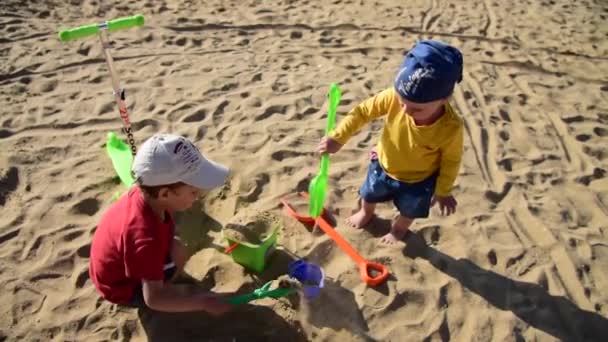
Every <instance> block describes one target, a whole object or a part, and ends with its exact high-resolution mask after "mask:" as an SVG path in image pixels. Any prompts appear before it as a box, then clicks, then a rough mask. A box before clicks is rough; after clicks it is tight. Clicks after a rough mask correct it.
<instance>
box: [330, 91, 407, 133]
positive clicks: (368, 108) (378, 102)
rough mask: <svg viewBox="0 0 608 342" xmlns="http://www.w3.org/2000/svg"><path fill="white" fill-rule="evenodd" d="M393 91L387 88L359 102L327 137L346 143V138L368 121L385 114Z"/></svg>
mask: <svg viewBox="0 0 608 342" xmlns="http://www.w3.org/2000/svg"><path fill="white" fill-rule="evenodd" d="M394 92H395V90H394V89H393V88H388V89H386V90H384V91H382V92H380V93H378V94H377V95H375V96H373V97H371V98H369V99H367V100H365V101H363V102H361V103H360V104H359V105H358V106H356V107H355V108H353V109H352V110H351V111H350V112H349V113H348V114H347V116H346V117H345V118H344V119H343V120H342V121H340V123H339V124H338V127H336V129H334V130H333V131H332V132H331V133H330V134H329V138H331V139H333V140H335V141H336V142H338V143H339V144H341V145H344V144H346V142H347V141H348V139H350V137H352V136H353V135H354V134H355V133H357V132H358V131H359V130H360V129H361V128H362V127H363V126H364V125H366V124H367V123H368V122H370V121H372V120H373V119H375V118H378V117H381V116H383V115H386V114H387V112H388V110H389V107H390V105H391V101H392V100H393V99H394V96H395V95H394Z"/></svg>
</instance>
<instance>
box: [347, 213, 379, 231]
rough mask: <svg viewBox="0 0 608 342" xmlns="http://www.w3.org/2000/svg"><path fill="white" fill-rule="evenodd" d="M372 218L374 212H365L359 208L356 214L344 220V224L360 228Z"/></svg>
mask: <svg viewBox="0 0 608 342" xmlns="http://www.w3.org/2000/svg"><path fill="white" fill-rule="evenodd" d="M372 217H374V212H373V211H372V212H371V213H370V212H366V211H365V210H363V208H361V209H360V210H359V211H358V212H357V213H356V214H354V215H353V216H351V217H349V218H347V219H346V223H348V225H349V226H351V227H353V228H362V227H363V226H365V225H366V224H367V223H368V222H369V220H371V219H372Z"/></svg>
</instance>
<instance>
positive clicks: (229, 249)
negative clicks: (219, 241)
mask: <svg viewBox="0 0 608 342" xmlns="http://www.w3.org/2000/svg"><path fill="white" fill-rule="evenodd" d="M239 245H240V243H239V242H235V243H233V244H232V246H228V247H226V249H224V253H226V254H228V253H230V252H232V251H233V250H234V249H235V248H237V247H238V246H239Z"/></svg>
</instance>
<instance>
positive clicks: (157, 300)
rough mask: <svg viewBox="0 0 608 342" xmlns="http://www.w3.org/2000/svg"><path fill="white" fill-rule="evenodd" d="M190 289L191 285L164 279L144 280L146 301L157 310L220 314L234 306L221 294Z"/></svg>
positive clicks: (143, 290) (143, 289) (143, 288)
mask: <svg viewBox="0 0 608 342" xmlns="http://www.w3.org/2000/svg"><path fill="white" fill-rule="evenodd" d="M189 289H191V287H188V288H186V287H183V286H182V287H180V286H179V285H173V284H168V283H165V282H163V281H162V280H154V281H148V280H144V281H142V292H143V297H144V302H145V303H146V305H147V306H148V307H149V308H151V309H153V310H156V311H164V312H189V311H207V312H208V313H210V314H213V315H220V314H222V313H225V312H227V311H229V310H230V309H231V308H232V305H231V304H228V303H226V302H224V301H222V300H221V299H220V296H219V295H216V294H213V293H209V292H200V291H197V290H194V291H190V290H189Z"/></svg>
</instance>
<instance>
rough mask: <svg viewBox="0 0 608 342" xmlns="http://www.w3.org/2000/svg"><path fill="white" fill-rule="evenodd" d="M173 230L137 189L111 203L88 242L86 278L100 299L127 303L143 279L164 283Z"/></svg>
mask: <svg viewBox="0 0 608 342" xmlns="http://www.w3.org/2000/svg"><path fill="white" fill-rule="evenodd" d="M174 227H175V225H174V222H173V218H172V217H171V215H170V214H169V213H167V215H166V220H165V222H163V221H162V220H161V219H160V217H158V216H157V215H156V214H155V213H154V211H153V210H152V208H151V207H150V206H149V205H148V204H146V202H145V201H144V198H143V195H142V193H141V191H140V189H139V188H138V187H137V186H134V187H133V188H131V190H129V192H127V193H126V194H124V195H123V196H122V197H121V198H120V199H119V200H118V201H117V202H116V203H114V204H113V205H112V206H111V207H110V208H109V209H108V211H107V212H106V213H105V214H104V215H103V217H102V218H101V221H100V222H99V224H98V225H97V230H96V231H95V235H94V236H93V242H92V243H91V259H90V263H89V275H90V277H91V280H92V281H93V283H94V284H95V287H96V288H97V290H99V292H100V293H101V295H102V297H103V298H105V299H107V300H109V301H110V302H113V303H117V304H122V303H127V302H128V301H129V300H130V299H131V297H132V296H133V292H134V290H135V289H136V288H137V287H138V286H139V285H140V284H141V281H142V279H145V280H163V279H164V274H163V265H164V263H165V259H166V257H167V256H168V255H169V252H170V250H171V243H172V240H173V233H174Z"/></svg>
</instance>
